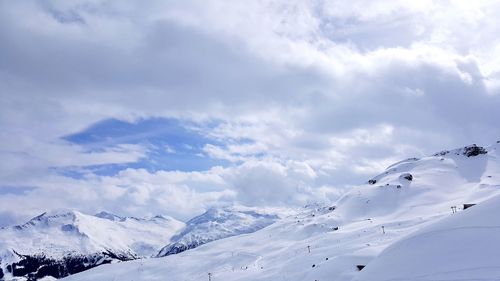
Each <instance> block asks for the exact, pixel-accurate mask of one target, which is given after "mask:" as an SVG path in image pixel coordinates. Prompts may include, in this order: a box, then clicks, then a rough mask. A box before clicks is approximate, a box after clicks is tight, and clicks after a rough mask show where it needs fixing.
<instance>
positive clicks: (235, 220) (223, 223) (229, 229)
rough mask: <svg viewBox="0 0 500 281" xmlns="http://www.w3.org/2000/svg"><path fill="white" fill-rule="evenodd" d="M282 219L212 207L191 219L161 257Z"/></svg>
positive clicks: (173, 238) (235, 208)
mask: <svg viewBox="0 0 500 281" xmlns="http://www.w3.org/2000/svg"><path fill="white" fill-rule="evenodd" d="M277 219H278V216H276V215H274V214H266V213H264V212H259V211H256V210H254V209H250V208H244V207H228V208H212V209H209V210H208V211H207V212H205V213H204V214H202V215H200V216H198V217H195V218H193V219H191V220H190V221H188V222H187V224H186V228H185V229H184V230H183V231H182V232H181V233H179V234H177V235H175V236H174V237H172V243H170V244H169V245H167V246H165V247H164V248H163V249H161V251H160V252H159V253H158V256H159V257H163V256H168V255H173V254H178V253H180V252H184V251H186V250H190V249H194V248H196V247H198V246H200V245H203V244H206V243H208V242H211V241H215V240H219V239H222V238H226V237H231V236H235V235H239V234H245V233H252V232H255V231H257V230H259V229H262V228H264V227H266V226H268V225H270V224H272V223H274V222H275V221H276V220H277Z"/></svg>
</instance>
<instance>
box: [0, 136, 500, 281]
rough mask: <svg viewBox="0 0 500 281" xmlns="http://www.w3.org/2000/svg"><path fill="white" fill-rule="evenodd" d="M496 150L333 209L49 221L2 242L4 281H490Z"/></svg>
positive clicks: (461, 154) (419, 161) (363, 190)
mask: <svg viewBox="0 0 500 281" xmlns="http://www.w3.org/2000/svg"><path fill="white" fill-rule="evenodd" d="M499 149H500V143H495V144H493V145H492V146H490V147H480V146H477V145H470V146H466V147H463V148H459V149H453V150H444V151H442V152H438V153H435V154H433V155H431V156H428V157H423V158H410V159H406V160H403V161H400V162H398V163H395V164H393V165H391V166H389V167H388V168H387V169H386V170H385V171H383V172H382V173H381V174H379V175H377V176H375V177H373V178H370V179H369V180H368V181H367V182H366V183H365V184H362V185H359V186H355V187H352V188H351V189H350V190H349V191H348V192H347V193H346V194H344V195H343V196H342V197H341V198H340V199H339V200H338V201H336V202H333V203H331V204H321V203H317V204H310V205H308V206H306V207H303V208H300V209H293V211H290V210H289V211H287V212H277V211H270V210H268V209H265V208H262V209H259V208H250V207H241V206H234V207H225V208H213V209H209V210H208V211H207V212H205V213H204V214H202V215H200V216H197V217H195V218H193V219H191V220H189V221H188V222H187V223H185V224H184V223H182V222H179V221H176V220H175V219H172V218H168V217H154V218H151V219H137V218H122V217H119V216H116V215H113V214H109V213H99V214H97V215H95V216H89V215H84V214H82V213H79V212H76V211H70V212H54V213H46V214H42V215H40V216H38V217H36V218H34V219H32V220H30V221H29V222H27V223H26V224H24V225H20V226H14V227H9V228H3V229H1V230H0V250H1V251H2V252H1V253H2V254H1V257H2V261H1V267H2V270H3V274H4V275H5V276H4V279H5V280H11V279H12V278H14V277H13V275H17V276H24V278H28V280H37V279H40V278H41V277H43V276H53V277H58V278H59V277H62V276H66V275H70V274H73V273H76V272H79V271H83V270H86V269H90V268H92V267H96V266H97V265H100V264H103V263H113V264H112V265H108V266H99V267H96V268H93V269H91V270H87V271H85V272H82V273H79V274H74V275H71V276H69V277H67V278H66V279H65V280H69V281H71V280H73V281H91V280H92V281H95V280H120V281H127V280H130V281H132V280H134V281H140V280H144V281H155V280H158V281H160V280H162V281H163V280H173V281H190V280H208V278H209V277H210V279H211V280H214V281H216V280H238V281H268V280H288V281H303V280H311V281H314V280H318V281H323V280H360V281H365V280H366V281H368V280H370V281H372V280H380V281H381V280H445V281H448V280H458V279H460V280H495V278H497V277H498V276H500V268H499V267H498V266H497V265H498V264H500V255H498V254H497V250H496V249H497V248H498V247H499V246H500V235H499V234H500V233H498V231H499V229H500V219H498V216H497V213H498V212H499V211H500V159H499V157H500V152H499ZM143 257H147V258H144V259H140V260H137V259H139V258H143ZM153 257H156V258H153ZM117 261H125V262H117Z"/></svg>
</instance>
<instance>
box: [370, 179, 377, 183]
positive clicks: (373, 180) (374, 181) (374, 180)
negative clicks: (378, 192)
mask: <svg viewBox="0 0 500 281" xmlns="http://www.w3.org/2000/svg"><path fill="white" fill-rule="evenodd" d="M376 183H377V180H376V179H371V180H369V181H368V184H376Z"/></svg>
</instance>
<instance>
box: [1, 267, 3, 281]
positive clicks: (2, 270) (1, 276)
mask: <svg viewBox="0 0 500 281" xmlns="http://www.w3.org/2000/svg"><path fill="white" fill-rule="evenodd" d="M2 278H3V269H1V268H0V279H2Z"/></svg>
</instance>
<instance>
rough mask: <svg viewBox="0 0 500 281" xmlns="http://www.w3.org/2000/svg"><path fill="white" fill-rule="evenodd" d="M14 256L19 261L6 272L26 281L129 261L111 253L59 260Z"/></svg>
mask: <svg viewBox="0 0 500 281" xmlns="http://www.w3.org/2000/svg"><path fill="white" fill-rule="evenodd" d="M15 254H16V255H17V256H18V258H19V261H17V262H14V263H12V264H8V265H7V266H6V269H7V272H8V273H10V274H12V276H14V277H24V278H26V279H27V280H28V281H35V280H38V279H41V278H43V277H46V276H52V277H54V278H63V277H66V276H68V275H71V274H75V273H78V272H82V271H84V270H87V269H90V268H93V267H96V266H98V265H101V264H107V263H111V262H112V261H115V260H116V261H125V260H130V258H128V257H123V256H117V255H115V254H114V253H111V252H103V253H97V254H94V255H89V256H82V255H76V256H71V255H68V256H65V257H64V258H62V259H59V260H57V259H53V258H48V257H45V256H43V255H33V256H30V255H21V254H18V253H15ZM2 274H3V273H2ZM0 276H1V275H0Z"/></svg>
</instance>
